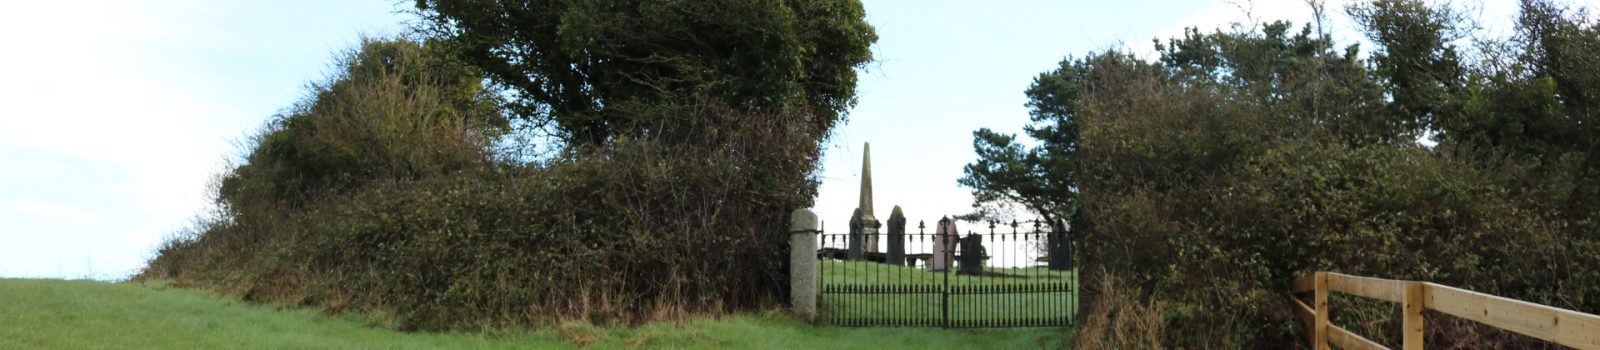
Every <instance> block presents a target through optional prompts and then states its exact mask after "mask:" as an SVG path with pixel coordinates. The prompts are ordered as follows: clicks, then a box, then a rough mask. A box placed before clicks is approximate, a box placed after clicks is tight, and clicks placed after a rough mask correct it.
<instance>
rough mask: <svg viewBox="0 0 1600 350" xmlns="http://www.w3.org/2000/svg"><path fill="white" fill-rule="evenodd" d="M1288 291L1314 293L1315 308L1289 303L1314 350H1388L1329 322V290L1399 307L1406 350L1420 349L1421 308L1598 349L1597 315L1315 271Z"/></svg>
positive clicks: (1457, 290)
mask: <svg viewBox="0 0 1600 350" xmlns="http://www.w3.org/2000/svg"><path fill="white" fill-rule="evenodd" d="M1291 289H1292V290H1293V291H1294V292H1295V293H1315V300H1314V304H1313V305H1315V307H1314V308H1313V307H1312V306H1311V305H1306V303H1305V302H1304V301H1301V300H1300V298H1298V297H1295V298H1293V299H1294V304H1295V313H1296V314H1297V315H1299V316H1300V321H1301V323H1302V324H1303V325H1304V326H1305V328H1306V333H1307V334H1309V335H1310V338H1311V345H1312V348H1314V349H1318V350H1321V349H1328V348H1329V345H1330V344H1331V345H1337V346H1339V348H1342V349H1388V348H1387V347H1384V346H1383V345H1381V344H1378V343H1376V342H1373V341H1372V340H1368V339H1367V338H1363V337H1361V336H1359V335H1356V334H1355V333H1351V332H1350V331H1349V330H1346V329H1344V328H1343V327H1339V326H1337V325H1333V324H1329V323H1328V293H1329V292H1340V293H1345V294H1350V295H1356V296H1361V297H1367V298H1373V299H1379V300H1385V301H1389V302H1395V303H1401V304H1404V306H1405V308H1404V313H1403V314H1402V317H1403V319H1401V328H1402V334H1403V336H1402V340H1403V341H1404V344H1403V345H1402V346H1403V348H1404V349H1407V350H1414V349H1422V323H1423V320H1422V310H1423V309H1432V310H1438V311H1439V312H1443V313H1446V314H1450V315H1453V316H1456V317H1460V318H1464V319H1468V320H1472V321H1476V322H1478V323H1483V324H1486V325H1489V326H1493V327H1496V328H1500V329H1503V330H1508V331H1512V332H1517V333H1521V334H1523V335H1527V336H1530V337H1534V338H1538V339H1543V340H1545V341H1550V342H1554V343H1556V344H1561V345H1565V346H1570V347H1574V348H1578V349H1600V316H1595V315H1591V314H1587V313H1582V312H1577V311H1571V310H1564V309H1557V308H1553V307H1549V306H1545V305H1539V304H1534V303H1529V302H1525V301H1521V300H1515V299H1507V298H1502V297H1498V296H1493V295H1488V294H1483V293H1478V292H1474V291H1470V290H1465V289H1460V288H1455V287H1450V286H1445V285H1439V284H1433V283H1428V282H1418V281H1404V280H1388V279H1380V278H1371V277H1360V276H1350V275H1344V274H1338V273H1332V272H1317V273H1316V274H1313V275H1311V276H1307V277H1305V278H1301V279H1298V280H1295V281H1294V283H1293V285H1292V286H1291Z"/></svg>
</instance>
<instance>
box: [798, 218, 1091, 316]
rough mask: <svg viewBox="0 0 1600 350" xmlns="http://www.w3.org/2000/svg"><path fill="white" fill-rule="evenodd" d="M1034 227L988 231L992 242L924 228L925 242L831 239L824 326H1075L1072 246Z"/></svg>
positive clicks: (919, 238) (894, 235)
mask: <svg viewBox="0 0 1600 350" xmlns="http://www.w3.org/2000/svg"><path fill="white" fill-rule="evenodd" d="M1030 223H1031V225H1030V226H1032V231H1026V229H1021V230H1019V227H1018V226H1019V225H1018V224H1017V222H1015V221H1013V222H1011V223H1009V225H1005V226H1010V227H1009V231H1011V232H1010V233H997V232H995V224H994V223H988V231H989V232H988V233H973V232H970V231H969V232H967V233H966V234H964V235H958V234H955V232H958V230H954V229H953V228H954V227H955V226H954V225H953V223H952V222H951V221H948V220H941V221H940V222H939V223H937V224H936V226H934V227H931V228H930V227H927V226H926V225H925V224H923V223H918V224H917V228H916V229H917V232H916V233H903V232H905V229H904V228H903V227H904V226H903V225H904V223H903V221H902V222H900V223H894V222H891V223H890V227H889V230H888V233H885V234H878V235H877V239H876V240H869V238H871V237H866V236H871V232H872V230H868V231H867V232H868V234H865V235H864V234H862V233H861V230H855V229H852V232H851V233H842V234H840V233H835V234H828V233H824V234H821V235H820V239H821V240H822V241H821V245H819V247H821V249H819V250H818V255H819V257H820V258H821V262H820V266H821V274H820V275H821V279H822V290H821V293H822V294H821V299H820V300H819V302H820V304H821V308H822V310H821V312H822V317H823V318H824V319H825V320H827V321H829V322H830V323H832V324H835V325H841V326H909V327H945V328H978V327H1054V326H1068V325H1071V324H1072V318H1073V315H1075V314H1077V310H1078V298H1077V277H1078V274H1077V270H1076V268H1075V264H1074V263H1073V258H1072V257H1073V255H1074V254H1073V251H1072V245H1071V244H1070V243H1069V240H1068V237H1067V236H1066V234H1065V232H1064V230H1061V229H1059V227H1060V225H1043V226H1045V227H1041V224H1042V223H1039V222H1030ZM895 224H900V225H902V226H900V227H899V228H897V227H894V225H895ZM941 228H942V229H941ZM1052 228H1055V229H1052ZM930 230H931V231H933V232H929V231H930ZM1002 231H1005V228H1004V227H1002ZM873 241H877V242H873ZM864 242H873V243H871V244H866V243H864ZM880 242H881V244H880Z"/></svg>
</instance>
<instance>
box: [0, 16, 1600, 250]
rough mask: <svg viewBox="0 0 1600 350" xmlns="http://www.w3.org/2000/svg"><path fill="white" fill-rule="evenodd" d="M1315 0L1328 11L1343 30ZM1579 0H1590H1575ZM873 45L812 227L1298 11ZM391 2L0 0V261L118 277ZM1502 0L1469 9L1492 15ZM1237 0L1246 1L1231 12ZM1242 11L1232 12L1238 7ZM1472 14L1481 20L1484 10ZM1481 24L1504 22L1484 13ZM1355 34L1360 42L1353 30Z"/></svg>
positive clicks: (1014, 25)
mask: <svg viewBox="0 0 1600 350" xmlns="http://www.w3.org/2000/svg"><path fill="white" fill-rule="evenodd" d="M1345 1H1348V0H1329V1H1328V8H1329V9H1330V10H1331V11H1330V12H1332V14H1331V17H1332V18H1331V19H1332V20H1331V21H1330V22H1329V27H1330V28H1331V31H1332V32H1333V33H1334V35H1335V38H1336V39H1337V40H1339V42H1341V43H1354V42H1358V41H1359V39H1360V35H1359V34H1358V33H1356V32H1354V31H1352V30H1350V28H1349V21H1348V20H1346V19H1344V16H1343V15H1342V10H1340V9H1341V8H1342V6H1343V3H1344V2H1345ZM1596 1H1600V0H1587V1H1583V3H1587V4H1589V6H1591V7H1593V6H1594V4H1593V3H1594V2H1596ZM863 2H864V5H865V7H866V12H867V21H868V22H870V23H871V24H872V25H873V26H874V27H876V29H877V33H878V36H879V41H878V43H877V44H876V45H875V46H874V47H873V53H874V56H875V58H876V62H873V63H872V64H870V65H869V66H868V67H866V69H865V70H864V71H862V72H861V79H860V85H859V86H858V98H859V102H858V104H857V105H856V107H855V108H854V109H853V110H851V111H850V112H849V117H848V118H849V119H848V122H847V123H846V124H844V125H843V126H841V127H840V128H839V129H838V130H836V133H835V135H834V136H833V137H832V138H831V139H830V142H829V143H828V144H827V145H826V146H825V154H824V159H823V165H822V172H821V178H822V180H823V184H822V187H821V189H820V195H819V197H818V198H817V204H816V206H815V207H814V208H813V210H814V211H816V212H817V214H818V215H820V216H821V217H822V219H823V220H824V222H825V224H824V225H825V228H826V229H827V230H829V231H842V230H844V229H845V222H846V221H847V219H848V217H849V214H850V211H851V210H853V209H854V208H855V207H856V201H857V196H858V189H859V186H860V179H859V177H858V176H859V174H860V169H859V168H860V166H861V151H862V144H863V143H865V142H871V143H872V146H873V147H872V151H873V154H872V164H873V171H872V172H873V181H874V183H873V187H874V190H875V193H874V198H875V201H876V205H875V209H874V211H875V212H876V213H878V216H879V218H880V219H887V216H888V213H889V211H890V209H891V208H892V207H893V206H895V205H900V206H902V207H903V210H904V211H905V213H906V214H907V216H908V218H909V219H910V221H911V222H912V223H913V224H912V225H913V227H914V226H915V222H917V221H918V220H927V221H929V222H932V221H935V220H938V217H940V216H942V215H954V214H962V213H966V212H969V211H970V210H971V200H972V197H971V195H970V192H969V190H968V189H966V188H962V187H960V186H959V185H957V184H956V179H957V178H959V177H961V174H962V171H961V168H962V166H964V165H965V164H967V163H969V162H971V161H972V160H973V157H974V155H973V151H972V131H973V130H976V129H978V128H984V127H987V128H992V129H995V130H997V131H1000V132H1005V133H1019V132H1021V130H1022V127H1023V126H1024V125H1026V124H1027V122H1028V110H1027V108H1026V106H1025V105H1024V104H1025V103H1026V102H1027V99H1026V97H1025V96H1024V95H1023V93H1022V91H1023V90H1024V89H1026V88H1027V86H1028V84H1029V83H1030V82H1031V81H1032V79H1033V78H1034V77H1035V76H1037V75H1038V74H1039V73H1041V72H1045V71H1048V70H1051V69H1053V68H1054V67H1056V66H1057V65H1058V63H1059V62H1060V61H1061V60H1062V59H1063V58H1064V57H1067V56H1069V55H1070V56H1082V55H1085V54H1088V53H1090V52H1095V51H1102V50H1106V49H1124V50H1128V51H1131V52H1134V53H1137V54H1141V55H1147V56H1148V55H1151V53H1152V51H1153V50H1152V49H1151V47H1152V46H1151V43H1150V40H1151V39H1152V38H1156V37H1162V38H1165V37H1171V36H1174V35H1178V34H1180V33H1181V31H1182V28H1185V27H1189V26H1198V27H1201V28H1216V27H1218V26H1224V25H1226V24H1228V23H1232V22H1237V21H1244V20H1245V19H1246V18H1249V17H1254V18H1259V19H1289V20H1293V21H1295V22H1296V23H1304V22H1306V21H1307V19H1309V18H1310V16H1311V11H1310V9H1309V7H1307V6H1305V5H1304V4H1303V2H1301V1H1295V0H1282V1H1256V2H1254V3H1253V4H1251V3H1242V4H1241V3H1237V2H1232V1H1220V0H1208V1H1181V0H1168V1H1087V0H1057V1H982V2H976V1H924V0H894V1H880V0H864V1H863ZM408 3H409V2H406V1H392V0H363V1H321V0H272V1H267V0H240V1H209V0H144V1H133V0H101V1H71V2H66V1H25V2H19V3H15V4H9V5H7V8H6V10H5V11H0V48H4V49H3V51H0V277H38V278H95V279H121V278H126V277H128V276H129V275H131V274H132V273H134V272H137V270H138V269H139V268H141V267H142V266H143V265H144V263H145V262H146V261H147V260H148V259H149V258H151V257H152V256H153V255H154V251H155V249H156V248H157V247H158V246H159V244H160V243H161V242H162V241H163V240H164V239H165V238H166V237H169V236H170V235H172V234H173V233H174V232H177V231H178V230H180V229H182V228H184V227H186V226H188V225H189V222H190V221H191V219H192V218H193V217H195V215H196V214H197V213H199V212H202V211H204V210H206V208H208V207H210V197H209V195H208V184H209V183H210V181H211V180H212V179H213V178H214V176H215V174H217V173H219V172H220V171H222V170H223V169H224V168H225V165H226V164H227V161H228V160H229V159H236V158H237V157H238V155H239V154H240V153H241V150H240V146H239V143H240V142H241V141H242V140H245V139H246V138H247V137H249V135H251V134H252V133H254V132H255V131H256V130H257V129H258V128H259V127H260V126H261V125H262V123H264V122H265V121H266V120H267V119H268V118H269V117H271V116H272V115H274V114H275V113H277V112H278V111H280V110H282V109H284V108H286V107H288V106H290V105H291V104H293V103H295V101H297V100H299V99H301V98H302V97H303V95H304V94H305V92H306V89H305V86H306V85H307V84H309V83H312V82H316V81H320V80H322V79H323V78H324V77H325V76H326V75H327V74H329V73H330V64H331V62H332V59H333V57H334V54H335V53H337V52H339V51H341V50H346V49H349V48H351V47H353V46H354V45H355V44H356V43H357V41H358V40H359V38H361V37H362V36H363V35H366V36H384V35H392V34H396V33H401V32H403V31H404V30H405V28H406V27H405V26H406V23H407V22H409V21H412V20H413V18H412V17H411V16H410V15H408V14H405V13H403V11H401V10H404V9H405V8H404V6H406V5H407V4H408ZM1514 3H1515V2H1514V1H1512V0H1494V1H1486V2H1485V3H1484V4H1483V6H1482V7H1481V8H1482V9H1483V10H1482V13H1481V14H1480V17H1482V18H1484V19H1486V20H1487V21H1489V22H1490V23H1491V24H1492V23H1509V19H1510V18H1511V16H1513V15H1514V14H1515V12H1514V8H1515V5H1514ZM1244 9H1249V11H1245V10H1244ZM1247 13H1248V14H1249V16H1247V15H1246V14H1247ZM1491 27H1494V26H1493V25H1491ZM1501 27H1504V28H1509V27H1508V26H1505V25H1501ZM1366 47H1370V46H1366Z"/></svg>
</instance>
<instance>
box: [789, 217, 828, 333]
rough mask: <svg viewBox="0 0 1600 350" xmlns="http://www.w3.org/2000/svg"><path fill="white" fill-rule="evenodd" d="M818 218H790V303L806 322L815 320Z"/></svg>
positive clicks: (796, 313)
mask: <svg viewBox="0 0 1600 350" xmlns="http://www.w3.org/2000/svg"><path fill="white" fill-rule="evenodd" d="M819 232H821V231H818V230H817V214H816V213H812V212H811V211H810V210H806V209H799V210H795V211H794V213H791V214H789V301H790V304H791V307H793V308H794V313H795V315H798V316H800V318H802V319H805V320H806V322H811V321H814V320H816V317H817V233H819Z"/></svg>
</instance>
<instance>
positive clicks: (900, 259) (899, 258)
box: [884, 205, 906, 265]
mask: <svg viewBox="0 0 1600 350" xmlns="http://www.w3.org/2000/svg"><path fill="white" fill-rule="evenodd" d="M888 238H889V242H888V247H885V249H884V250H886V251H887V252H886V253H887V254H888V261H886V262H887V263H888V264H890V265H905V264H906V215H905V214H903V213H901V212H900V206H898V205H896V206H894V211H891V212H889V237H888Z"/></svg>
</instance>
